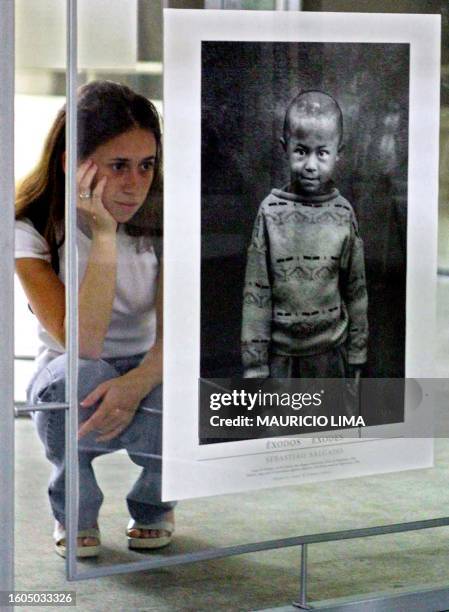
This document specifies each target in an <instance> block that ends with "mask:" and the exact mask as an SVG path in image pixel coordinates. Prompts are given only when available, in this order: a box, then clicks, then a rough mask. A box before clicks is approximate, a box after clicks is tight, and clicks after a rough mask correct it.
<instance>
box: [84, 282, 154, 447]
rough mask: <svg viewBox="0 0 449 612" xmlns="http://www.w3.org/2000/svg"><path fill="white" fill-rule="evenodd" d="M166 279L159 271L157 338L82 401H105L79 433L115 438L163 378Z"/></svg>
mask: <svg viewBox="0 0 449 612" xmlns="http://www.w3.org/2000/svg"><path fill="white" fill-rule="evenodd" d="M162 313H163V280H162V272H160V273H159V282H158V291H157V296H156V341H155V343H154V344H153V346H152V347H151V349H150V350H149V351H148V353H147V354H146V355H145V357H144V358H143V360H142V361H141V363H140V364H139V365H138V366H137V368H134V369H133V370H130V371H129V372H127V373H126V374H124V375H123V376H119V377H117V378H112V379H111V380H107V381H105V382H104V383H101V384H100V385H98V387H97V388H96V389H95V390H94V391H92V393H89V395H88V396H87V397H85V398H84V400H83V401H82V402H81V407H82V408H89V407H90V406H93V405H94V404H95V403H96V402H98V401H100V400H102V401H101V404H100V406H99V407H98V409H97V410H96V411H95V412H94V414H93V415H92V416H91V417H90V419H88V420H87V421H85V422H84V423H83V425H82V426H81V427H80V430H79V433H78V435H79V437H80V438H81V437H82V436H85V435H86V434H87V433H89V432H90V431H94V430H96V431H100V432H101V435H100V436H99V437H98V438H97V439H98V440H99V441H104V440H112V438H115V437H116V436H118V435H119V434H120V433H121V432H122V431H123V430H124V429H125V428H126V427H127V426H128V425H129V424H130V422H131V421H132V419H133V417H134V414H135V412H136V410H137V408H138V407H139V405H140V402H141V401H142V399H143V398H144V397H145V396H146V395H148V393H150V391H152V389H154V388H155V387H157V385H160V384H161V382H162V356H163V318H162V316H163V315H162Z"/></svg>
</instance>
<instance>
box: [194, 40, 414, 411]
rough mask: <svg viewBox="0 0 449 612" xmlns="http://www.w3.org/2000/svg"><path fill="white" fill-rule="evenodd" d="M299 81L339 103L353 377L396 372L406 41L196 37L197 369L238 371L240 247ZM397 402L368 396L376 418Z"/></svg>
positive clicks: (401, 314)
mask: <svg viewBox="0 0 449 612" xmlns="http://www.w3.org/2000/svg"><path fill="white" fill-rule="evenodd" d="M304 89H320V90H323V91H326V92H327V93H329V94H331V95H332V96H334V97H335V98H336V100H337V101H338V102H339V104H340V106H341V108H342V111H343V116H344V144H345V148H344V151H343V154H342V156H341V159H340V162H339V168H338V174H337V176H336V178H335V183H336V185H337V187H338V188H339V190H340V192H341V193H342V195H343V196H344V197H346V198H347V199H348V200H349V201H350V202H351V204H352V206H353V207H354V210H355V212H356V215H357V219H358V222H359V229H360V234H361V236H362V238H363V241H364V244H365V262H366V274H367V284H368V294H369V313H368V316H369V325H370V338H369V356H368V362H367V365H366V367H365V369H364V376H369V377H376V378H394V377H403V376H404V366H405V303H406V302H405V300H406V239H407V152H408V107H409V46H408V45H406V44H372V43H366V44H359V43H358V44H346V43H265V42H264V43H258V42H203V43H202V123H201V126H202V128H201V129H202V167H201V189H202V201H201V206H202V208H201V231H202V265H201V283H202V286H201V376H202V377H203V378H228V377H233V376H240V374H241V357H240V325H241V311H242V290H243V281H244V274H245V262H246V249H247V247H248V243H249V240H250V235H251V231H252V225H253V222H254V219H255V216H256V213H257V210H258V207H259V205H260V203H261V201H262V200H263V199H264V198H265V197H266V195H267V194H268V193H269V191H270V190H271V189H272V188H273V187H282V186H284V185H286V184H287V182H288V179H289V176H288V168H287V164H286V159H285V156H284V153H283V150H282V148H281V145H280V143H279V138H280V136H281V132H282V124H283V119H284V114H285V109H286V107H287V105H288V103H289V102H290V100H291V99H292V98H293V97H294V96H295V95H296V94H297V93H299V92H300V91H301V90H304ZM376 403H377V402H376ZM392 406H393V407H392ZM395 406H396V407H395ZM396 409H397V410H398V411H399V413H402V410H403V406H402V402H396V401H394V402H386V403H385V402H384V401H383V400H382V401H379V405H378V406H377V407H376V411H377V412H378V416H379V422H390V421H391V420H397V417H398V415H397V414H395V415H393V414H392V413H391V411H392V410H393V411H396Z"/></svg>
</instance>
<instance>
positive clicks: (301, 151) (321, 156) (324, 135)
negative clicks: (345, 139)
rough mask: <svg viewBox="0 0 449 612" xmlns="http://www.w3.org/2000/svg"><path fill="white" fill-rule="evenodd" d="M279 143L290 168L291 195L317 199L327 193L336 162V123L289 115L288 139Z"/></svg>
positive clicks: (325, 118)
mask: <svg viewBox="0 0 449 612" xmlns="http://www.w3.org/2000/svg"><path fill="white" fill-rule="evenodd" d="M281 142H282V145H283V147H284V150H285V152H286V154H287V158H288V163H289V166H290V182H291V187H290V188H291V189H292V191H293V192H294V193H297V194H298V195H320V194H324V193H326V192H327V191H329V190H330V186H331V181H332V178H333V176H334V172H335V167H336V165H337V161H338V159H339V155H338V154H339V150H340V144H339V143H340V133H339V128H338V124H337V120H336V119H335V118H334V117H333V116H326V115H319V116H308V115H301V116H297V115H296V116H295V115H292V116H291V117H290V121H289V138H288V140H287V142H285V141H284V139H281Z"/></svg>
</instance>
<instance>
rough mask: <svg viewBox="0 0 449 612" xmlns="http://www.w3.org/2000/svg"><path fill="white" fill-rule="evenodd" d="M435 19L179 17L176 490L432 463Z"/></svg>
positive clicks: (167, 491)
mask: <svg viewBox="0 0 449 612" xmlns="http://www.w3.org/2000/svg"><path fill="white" fill-rule="evenodd" d="M439 28H440V23H439V17H437V16H430V15H397V14H396V15H385V14H383V15H377V14H335V13H333V14H330V13H329V14H328V13H301V12H297V13H291V12H290V13H285V12H278V13H273V12H260V11H257V12H253V11H188V10H166V11H165V85H164V87H165V96H164V97H165V103H164V123H165V152H164V155H165V204H164V206H165V221H164V228H165V229H164V232H165V235H164V237H165V249H164V265H165V306H164V309H165V319H164V329H165V331H164V334H165V363H164V434H163V435H164V437H163V454H164V474H163V487H164V496H165V497H166V498H167V499H168V498H178V499H180V498H183V497H194V496H200V495H211V494H218V493H231V492H233V491H245V490H251V489H258V488H262V487H270V486H277V485H284V484H294V483H298V482H311V481H316V480H327V479H334V478H345V477H350V476H357V475H364V474H370V473H376V472H385V471H395V470H401V469H411V468H415V467H427V466H429V465H431V463H432V441H431V433H429V429H428V425H429V414H430V413H431V406H429V405H427V404H428V403H429V400H428V399H426V394H425V393H423V392H422V389H420V384H419V379H426V378H431V377H432V376H433V370H432V352H433V351H432V332H433V324H434V306H435V297H434V296H435V282H436V279H435V271H436V232H437V187H438V115H439V40H440V38H439ZM424 241H425V244H426V249H423V248H422V244H423V242H424ZM417 380H418V382H417Z"/></svg>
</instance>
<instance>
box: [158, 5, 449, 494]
mask: <svg viewBox="0 0 449 612" xmlns="http://www.w3.org/2000/svg"><path fill="white" fill-rule="evenodd" d="M164 27H165V55H164V74H165V77H164V116H165V136H164V138H165V204H164V206H165V216H164V232H165V234H164V235H165V251H164V275H165V280H164V283H165V289H164V300H165V302H164V346H165V350H164V354H165V357H164V421H163V499H183V498H192V497H198V496H207V495H214V494H221V493H233V492H237V491H247V490H255V489H260V488H264V487H271V486H280V485H286V484H297V483H299V482H315V481H321V480H329V479H337V478H346V477H351V476H363V475H367V474H372V473H377V472H391V471H399V470H403V469H412V468H422V467H430V466H431V465H432V461H433V444H432V439H431V438H424V437H422V438H419V439H416V438H406V437H401V429H400V427H399V428H397V437H392V436H394V430H393V433H392V430H391V426H389V433H388V436H389V437H388V438H387V439H380V438H381V436H382V434H383V428H382V427H377V428H370V429H371V430H370V432H369V434H370V436H371V437H372V436H376V438H377V437H378V436H379V439H376V440H373V439H364V440H361V439H359V436H360V432H357V431H354V432H352V434H349V435H350V439H348V437H347V435H346V436H345V437H343V436H340V435H339V434H338V433H337V432H336V433H335V435H334V433H331V434H326V435H323V436H321V437H320V436H317V437H316V438H310V437H308V439H299V438H275V439H270V440H268V439H257V440H242V441H237V442H226V443H219V444H211V445H203V446H201V445H200V444H199V440H198V425H199V409H198V380H199V376H200V311H201V297H200V270H201V184H200V168H201V43H202V41H206V40H207V41H211V40H213V41H232V40H234V41H259V42H260V41H269V42H273V41H280V42H281V41H284V42H342V43H348V42H349V43H350V42H354V43H367V42H373V43H407V44H409V45H410V110H409V169H408V225H407V254H408V259H407V304H406V377H407V378H421V379H422V378H432V376H434V368H433V352H434V351H433V349H434V326H435V293H436V270H437V248H436V245H437V210H438V136H439V133H438V130H439V120H438V117H439V79H440V75H439V66H440V55H439V54H440V45H439V41H440V27H441V26H440V17H439V16H437V15H401V14H388V15H387V14H372V13H371V14H367V13H308V12H306V13H301V12H298V13H291V12H288V13H285V12H284V13H283V12H270V11H268V12H266V11H217V10H213V11H207V10H201V11H195V10H175V9H168V10H165V11H164ZM424 151H425V154H424V153H423V152H424ZM423 203H425V205H423ZM424 234H425V243H426V249H425V250H423V249H422V248H421V245H422V243H423V235H424ZM412 416H413V415H411V414H410V411H409V410H408V408H407V405H406V409H405V420H406V422H407V419H410V418H411V417H412ZM374 429H375V431H373V430H374ZM417 431H419V430H417ZM366 434H368V432H366ZM418 435H419V434H418ZM275 457H277V460H275V459H274V458H275ZM281 457H282V458H283V459H282V460H281ZM317 459H319V460H318V461H317ZM284 460H285V462H284V464H282V461H284ZM276 461H277V463H276ZM314 466H315V467H314Z"/></svg>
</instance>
